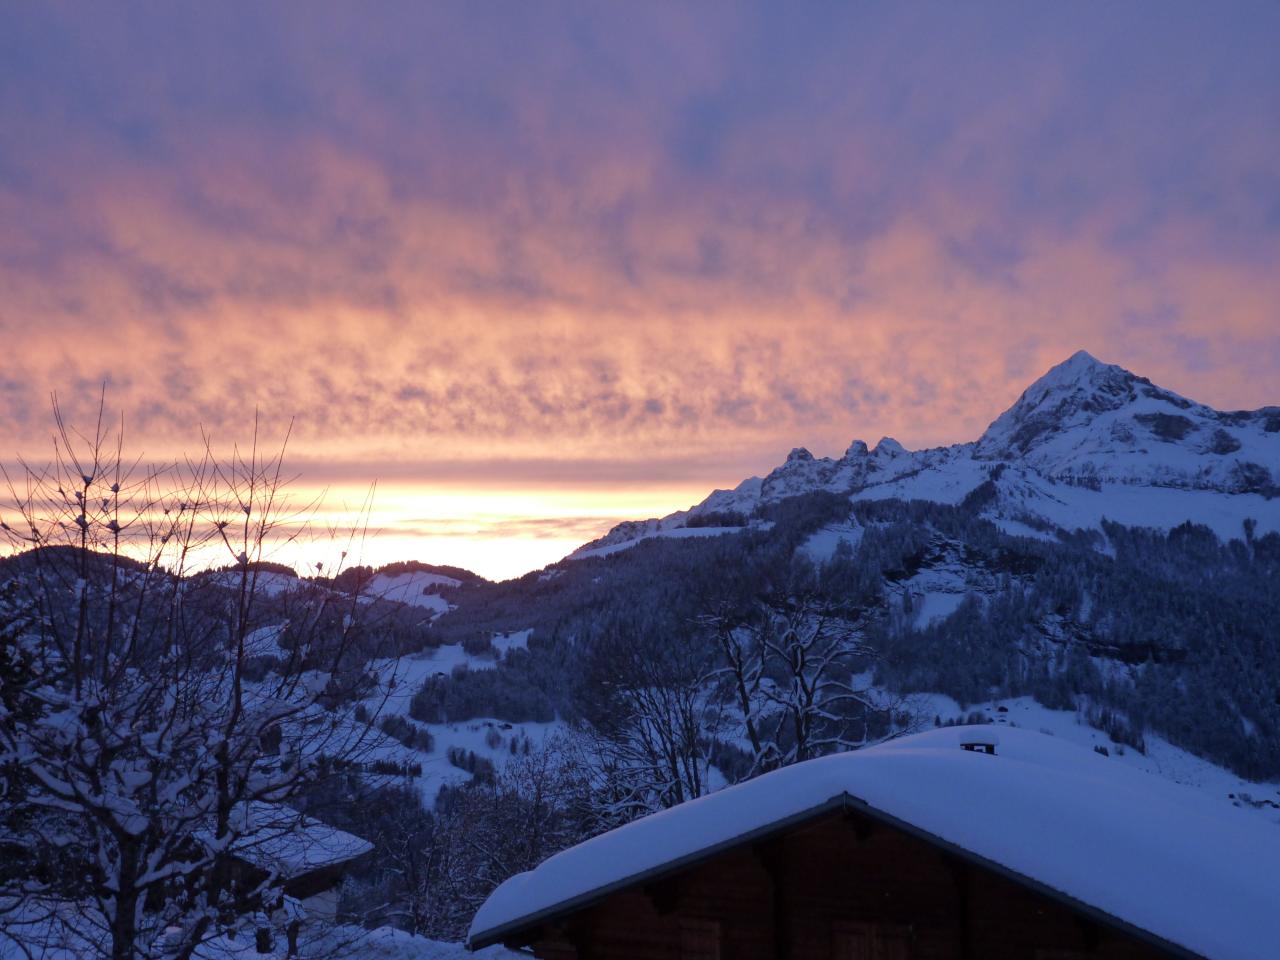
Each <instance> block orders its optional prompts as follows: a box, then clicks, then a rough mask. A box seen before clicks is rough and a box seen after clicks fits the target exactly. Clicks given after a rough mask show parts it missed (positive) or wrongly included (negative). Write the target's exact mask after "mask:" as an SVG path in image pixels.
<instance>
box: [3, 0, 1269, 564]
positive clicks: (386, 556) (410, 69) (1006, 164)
mask: <svg viewBox="0 0 1280 960" xmlns="http://www.w3.org/2000/svg"><path fill="white" fill-rule="evenodd" d="M976 13H977V11H976V10H975V9H971V8H970V7H969V6H968V5H954V4H921V5H905V6H904V5H889V4H886V5H878V4H868V5H863V4H858V5H844V4H833V5H826V4H813V5H807V6H805V7H803V8H792V9H786V8H783V7H777V6H772V5H754V4H752V5H740V6H717V5H687V6H677V5H669V6H668V5H656V6H652V7H647V8H644V9H639V8H636V7H633V6H624V5H616V6H609V5H564V6H561V5H551V4H547V5H544V4H537V5H517V4H499V5H493V6H488V7H483V8H477V7H475V5H472V4H461V3H458V4H453V3H433V4H409V3H406V4H395V3H392V4H386V5H379V6H378V7H376V8H371V9H362V8H356V7H343V6H339V5H332V4H323V5H310V4H308V5H305V6H304V5H301V4H291V3H281V4H271V5H260V4H249V3H228V4H217V5H202V6H194V5H142V4H125V5H123V6H114V5H113V6H112V7H96V6H91V5H82V6H77V7H64V6H60V5H9V6H8V7H7V8H6V10H5V13H4V22H5V28H4V29H3V30H0V337H2V342H3V344H4V356H5V358H6V361H7V362H6V363H5V364H4V365H3V367H0V462H4V463H5V464H13V463H14V462H15V460H16V458H17V457H18V456H20V455H21V456H26V457H30V458H33V459H36V460H39V458H40V457H41V456H42V455H43V452H44V451H46V450H47V447H48V443H47V438H48V435H49V433H50V430H51V423H50V416H49V400H48V398H49V395H50V393H51V392H52V391H57V393H58V394H59V397H60V398H61V400H62V402H63V403H64V404H65V406H66V408H67V410H68V413H69V415H70V416H71V417H72V419H73V420H77V421H80V422H83V421H84V419H85V418H87V417H90V416H92V415H93V413H94V410H95V409H96V404H97V402H98V397H99V390H100V388H101V386H102V385H104V384H105V386H106V397H107V400H106V402H107V407H108V409H110V410H112V411H118V412H119V413H122V414H123V416H124V418H125V425H126V434H127V436H128V438H129V441H130V443H131V444H132V445H133V446H134V447H135V448H136V452H137V453H138V454H145V455H146V456H148V457H159V458H163V457H172V456H177V455H180V454H181V453H182V452H183V451H187V452H191V451H192V449H193V447H194V446H196V445H198V444H199V443H200V435H201V433H200V432H201V429H204V430H206V431H208V432H209V434H210V436H211V437H212V438H213V440H214V442H215V443H218V444H223V443H227V444H229V443H233V442H239V443H244V442H245V440H246V437H247V435H248V434H249V433H250V431H251V430H252V423H253V419H254V416H255V411H258V412H260V414H261V416H262V417H263V424H264V433H265V434H266V435H269V436H273V437H280V436H283V434H284V432H285V429H286V427H287V425H288V423H289V422H290V420H291V419H292V420H293V436H292V439H291V441H290V447H289V450H290V457H289V465H290V467H291V469H292V471H293V472H294V473H296V474H297V475H298V478H299V479H298V481H297V495H298V497H299V498H300V499H302V500H310V499H313V498H315V497H316V496H318V495H319V493H320V492H321V491H324V495H323V498H322V501H321V503H320V505H319V508H318V514H317V517H316V523H317V526H321V525H333V526H338V527H344V526H350V525H351V523H352V522H353V518H354V517H356V516H357V515H358V509H356V508H358V506H359V504H360V503H361V502H363V497H364V495H365V492H367V491H368V489H369V487H370V485H371V484H373V483H375V482H376V483H377V494H376V497H375V499H374V503H373V510H372V514H371V515H370V517H369V526H370V529H371V530H372V531H377V532H378V536H377V537H376V538H374V539H372V540H370V541H369V543H368V544H367V547H366V553H365V562H372V563H385V562H387V561H390V560H396V559H418V560H422V561H424V562H431V563H441V564H454V565H458V566H463V567H467V568H470V569H474V570H476V571H477V572H479V573H481V574H483V575H485V576H489V577H493V578H503V577H509V576H514V575H518V574H520V573H522V572H525V571H528V570H532V569H537V568H539V567H541V566H543V565H545V564H546V563H548V562H551V561H553V560H555V559H558V558H559V557H562V556H564V555H565V554H567V553H568V552H570V551H571V550H572V549H574V548H575V547H577V546H579V545H580V544H582V543H583V542H585V541H587V540H590V539H592V538H594V537H596V536H599V535H600V534H602V533H604V532H605V531H606V530H608V528H609V527H610V526H612V525H613V524H614V523H616V522H618V521H619V520H623V519H645V518H647V517H650V516H658V515H662V514H666V513H670V512H672V511H673V510H678V509H684V508H687V507H688V506H690V505H692V504H693V503H696V502H697V501H699V500H701V499H702V498H703V497H704V496H706V494H707V493H709V492H710V491H711V490H712V489H713V488H715V487H727V486H733V485H735V484H737V483H738V482H739V481H741V480H742V479H744V478H746V477H748V476H751V475H762V474H764V473H767V472H768V471H769V470H770V469H772V468H773V467H774V466H776V465H777V464H778V463H780V462H781V461H782V460H783V459H784V458H785V456H786V454H787V451H788V450H789V449H791V448H792V447H795V446H800V445H803V446H806V447H808V448H810V449H811V450H812V451H813V452H814V453H815V455H818V456H823V455H827V456H839V455H840V454H841V453H842V452H843V451H844V449H845V448H846V447H847V446H848V444H849V443H850V441H851V440H853V439H855V438H857V439H863V440H865V441H867V442H868V443H870V444H874V443H875V442H876V441H877V440H878V439H879V438H880V437H882V436H892V437H895V438H896V439H897V440H899V441H900V442H902V443H903V444H905V445H906V446H908V447H911V448H918V447H923V446H933V445H939V444H947V443H954V442H959V441H966V440H971V439H974V438H976V437H977V436H978V435H979V434H980V433H981V432H982V430H983V429H984V428H985V427H986V426H987V424H988V423H990V422H991V420H993V419H994V418H995V417H996V416H997V415H998V414H999V413H1000V412H1001V411H1002V410H1004V409H1005V408H1007V407H1008V406H1009V405H1010V404H1012V403H1013V402H1014V401H1015V400H1016V399H1017V397H1018V394H1019V392H1020V391H1021V390H1022V389H1023V388H1024V387H1025V386H1026V385H1027V384H1029V383H1030V382H1031V381H1032V380H1034V379H1035V378H1036V377H1038V376H1039V375H1040V374H1042V373H1043V372H1044V371H1045V370H1046V369H1048V368H1049V367H1050V366H1052V365H1053V364H1055V363H1058V362H1060V361H1061V360H1063V359H1065V358H1066V357H1068V356H1069V355H1071V354H1072V353H1074V352H1075V351H1076V350H1078V349H1082V348H1083V349H1087V350H1089V351H1090V352H1092V353H1093V354H1095V355H1096V356H1098V357H1099V358H1100V359H1102V360H1104V361H1107V362H1112V363H1118V364H1121V365H1123V366H1125V367H1127V368H1129V369H1131V370H1133V371H1135V372H1136V373H1139V374H1141V375H1143V376H1147V377H1150V378H1151V379H1152V380H1154V381H1155V382H1157V383H1159V384H1161V385H1163V386H1165V387H1168V388H1170V389H1173V390H1176V391H1178V392H1180V393H1182V394H1184V395H1186V396H1189V397H1193V398H1195V399H1197V400H1200V401H1204V402H1206V403H1210V404H1212V405H1214V406H1215V407H1218V408H1221V409H1234V408H1253V407H1258V406H1262V405H1264V404H1267V403H1275V402H1276V401H1277V400H1278V399H1280V390H1277V385H1278V384H1280V336H1278V335H1277V333H1278V331H1280V306H1278V305H1280V269H1277V265H1278V264H1280V123H1277V122H1276V118H1277V117H1280V58H1277V57H1276V56H1275V52H1274V45H1273V44H1274V38H1275V37H1276V36H1277V35H1278V30H1277V28H1278V27H1280V8H1277V7H1276V6H1274V5H1269V4H1263V3H1258V4H1250V3H1241V4H1234V5H1232V6H1231V7H1230V8H1216V7H1213V6H1211V5H1207V4H1194V3H1185V4H1184V3H1159V4H1155V3H1150V4H1144V3H1133V4H1126V5H1123V6H1120V7H1117V6H1113V5H1089V6H1085V5H1063V6H1058V7H1049V6H1030V5H1019V4H992V5H990V14H989V15H987V16H978V15H976ZM1175 65H1176V66H1175ZM285 559H287V560H288V562H295V558H293V557H289V558H285ZM302 559H303V558H302V557H301V556H299V557H297V558H296V560H297V562H301V561H302Z"/></svg>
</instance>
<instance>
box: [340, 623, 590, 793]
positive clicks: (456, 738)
mask: <svg viewBox="0 0 1280 960" xmlns="http://www.w3.org/2000/svg"><path fill="white" fill-rule="evenodd" d="M532 632H533V631H532V630H516V631H512V632H510V633H500V634H496V635H495V636H494V637H493V638H492V640H491V645H492V647H493V649H494V651H496V653H497V656H498V657H505V656H506V655H507V654H508V652H509V651H511V650H516V649H527V648H528V644H529V636H530V634H531V633H532ZM497 662H498V661H497V659H495V658H494V657H493V656H485V655H474V654H470V653H467V651H466V650H464V649H463V648H462V645H461V644H456V643H453V644H444V645H442V646H439V647H429V648H428V649H426V650H424V651H423V652H422V653H418V654H411V655H409V656H405V657H400V658H397V659H388V660H375V661H373V663H371V664H370V669H371V671H372V672H373V673H374V674H375V675H376V676H377V677H378V678H379V686H378V689H377V690H375V691H374V692H371V693H370V694H369V696H368V697H367V698H366V699H365V704H366V706H367V707H368V708H369V711H370V713H371V714H373V715H374V720H373V723H374V725H375V726H376V725H377V724H378V723H380V722H381V721H382V720H383V719H384V718H386V717H389V716H398V717H405V718H408V716H409V705H410V703H411V702H412V700H413V697H414V695H415V694H416V693H417V692H418V691H419V690H421V689H422V685H423V684H424V683H425V682H426V681H427V680H429V679H430V678H432V677H434V676H437V675H440V676H449V675H451V674H452V672H453V671H454V669H456V668H459V667H463V668H465V669H467V670H492V669H493V668H494V667H495V666H497ZM411 722H412V723H414V725H415V726H417V727H418V728H419V729H421V730H425V731H426V732H428V733H429V734H431V737H432V740H433V741H434V742H433V746H432V749H430V750H419V749H416V748H411V747H406V746H404V745H402V744H400V743H399V742H398V741H394V740H390V739H389V738H386V737H383V736H382V734H380V733H379V734H378V737H379V738H381V741H380V742H379V744H378V746H377V748H376V749H375V750H373V751H372V753H373V756H372V757H371V759H374V758H377V759H388V760H393V761H394V762H403V761H405V760H408V761H409V762H416V763H419V764H421V766H422V774H421V775H420V776H418V777H415V778H414V782H415V786H416V787H417V789H418V791H419V793H420V794H421V796H422V799H423V802H424V803H425V804H426V805H427V806H428V807H430V806H433V805H434V804H435V800H436V795H437V794H438V793H439V792H440V788H441V787H442V786H445V785H449V786H458V785H460V784H462V783H465V782H467V781H468V780H469V779H471V774H470V773H468V772H467V771H465V770H462V769H460V768H458V767H456V766H454V765H453V764H452V763H450V762H449V751H450V750H451V749H454V750H462V751H466V752H468V753H474V754H475V755H476V757H477V758H478V759H481V760H487V761H489V762H490V763H492V764H493V765H494V767H495V768H498V769H501V767H502V765H503V764H504V763H506V762H507V761H508V760H510V758H511V756H512V755H513V753H512V751H513V747H512V744H513V742H514V743H515V747H514V749H515V751H517V752H522V751H523V750H524V745H525V743H526V742H527V743H528V744H529V748H530V749H531V750H532V749H537V748H538V747H539V746H540V745H541V744H542V743H543V742H544V741H545V740H546V739H547V738H548V737H550V736H553V735H555V734H556V733H559V732H563V731H565V730H566V729H567V727H566V725H565V724H564V723H563V722H561V721H558V720H554V721H551V722H550V723H508V722H506V721H504V720H498V719H495V718H491V717H481V718H477V719H474V720H467V721H463V722H459V723H423V722H421V721H417V720H413V721H411Z"/></svg>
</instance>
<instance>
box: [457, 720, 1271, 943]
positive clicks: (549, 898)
mask: <svg viewBox="0 0 1280 960" xmlns="http://www.w3.org/2000/svg"><path fill="white" fill-rule="evenodd" d="M980 730H982V731H983V732H985V730H983V728H976V727H973V726H969V727H954V728H946V729H942V730H933V731H929V732H926V733H921V734H917V735H915V736H911V737H904V738H902V739H900V740H896V741H892V742H890V743H887V744H883V745H881V746H878V747H872V748H869V749H866V750H860V751H857V752H854V753H844V754H837V755H834V756H830V757H823V758H821V759H818V760H811V761H809V762H807V763H802V764H797V765H795V766H792V767H787V768H785V769H783V770H778V771H775V772H773V773H770V774H766V775H765V776H762V777H758V778H757V779H755V780H751V781H748V782H747V783H743V784H739V785H737V786H734V787H730V788H727V789H725V790H722V791H720V792H719V793H714V794H711V795H709V796H706V797H702V798H700V799H698V800H694V801H691V802H689V803H685V804H683V805H681V806H679V807H676V808H673V809H671V810H665V811H662V812H661V813H656V814H653V815H651V816H648V817H644V818H642V819H640V820H636V821H634V822H633V823H630V824H627V825H625V826H623V827H619V828H617V829H616V830H612V831H610V832H608V833H605V834H602V835H600V836H598V837H595V838H593V839H591V840H588V841H586V842H584V843H581V844H579V845H577V846H575V847H572V848H570V849H568V850H565V851H563V852H561V853H559V854H556V855H555V856H553V857H550V858H549V859H547V860H546V861H545V862H543V863H542V864H541V865H540V866H538V867H537V868H536V869H534V870H532V871H530V872H528V873H523V874H519V875H517V876H515V877H512V878H511V879H509V880H507V881H506V882H505V883H503V884H502V885H501V886H499V887H498V888H497V889H496V890H495V891H494V892H493V894H492V895H490V897H489V899H488V900H486V901H485V902H484V904H483V905H482V906H481V907H480V909H479V911H477V913H476V915H475V918H474V920H473V921H472V924H471V930H470V932H469V935H468V940H469V942H472V941H475V940H479V939H482V938H484V937H486V936H488V935H492V934H493V933H495V932H498V931H500V930H503V929H506V928H509V927H511V926H512V925H513V924H516V923H519V922H520V921H523V920H527V919H530V918H533V917H535V916H538V915H541V914H544V913H545V912H547V911H550V910H554V909H555V908H557V907H559V906H561V905H564V904H567V903H568V902H569V901H572V900H575V899H577V898H580V897H584V896H587V895H590V894H591V893H592V892H593V891H596V890H599V889H601V888H604V887H609V886H614V885H619V884H622V883H625V882H626V881H627V880H628V879H629V878H633V877H637V876H640V875H643V874H647V873H650V872H651V871H655V870H659V869H661V868H662V867H663V866H664V865H666V864H670V863H672V862H674V861H677V860H681V859H683V858H688V857H691V856H695V855H696V854H698V853H699V852H701V851H706V850H710V849H712V848H716V847H720V846H724V845H726V844H729V843H732V841H734V840H735V839H736V838H739V837H743V836H744V835H747V834H751V833H753V832H756V831H759V830H761V829H764V828H767V827H768V826H769V825H770V824H774V823H777V822H779V821H784V820H787V819H788V818H793V817H796V816H798V815H801V814H803V813H805V812H806V811H809V810H813V809H814V808H817V807H820V806H821V805H822V804H823V803H825V802H827V801H830V800H833V799H835V798H839V797H840V796H842V795H846V794H847V795H849V796H851V797H853V798H855V799H856V800H859V801H862V802H865V803H866V804H867V805H868V806H869V807H870V808H871V809H872V810H875V811H878V812H881V813H884V814H887V815H889V816H892V817H895V818H897V819H899V820H903V821H905V822H907V823H910V824H912V825H914V826H915V827H917V828H918V829H921V830H923V831H926V832H927V833H930V834H932V835H934V836H936V837H938V838H940V839H942V840H944V841H947V842H949V843H952V844H954V845H956V846H958V847H961V848H963V849H965V850H968V851H969V852H971V853H973V854H976V855H978V856H980V857H982V858H984V859H986V860H989V861H991V862H993V863H996V864H999V865H1001V866H1003V867H1005V868H1007V869H1009V870H1011V871H1013V872H1015V873H1018V874H1022V875H1024V876H1026V877H1028V878H1031V879H1033V880H1036V881H1039V882H1040V883H1042V884H1044V885H1045V886H1047V887H1050V888H1053V889H1055V890H1058V891H1060V892H1061V893H1063V894H1066V895H1067V896H1070V897H1072V898H1074V899H1076V900H1078V901H1080V902H1081V903H1084V904H1087V905H1089V906H1091V907H1094V908H1095V909H1098V910H1100V911H1102V912H1104V913H1106V914H1109V915H1111V916H1113V917H1115V918H1117V919H1119V920H1122V921H1125V922H1127V923H1129V924H1132V925H1133V926H1135V927H1139V928H1141V929H1143V930H1146V931H1148V932H1150V933H1153V934H1155V935H1156V936H1158V937H1161V938H1163V939H1165V940H1167V941H1170V942H1172V943H1176V944H1180V945H1181V946H1183V947H1185V948H1187V949H1189V950H1191V951H1193V952H1195V953H1199V954H1202V955H1204V956H1206V957H1212V958H1215V960H1257V958H1258V957H1259V949H1260V947H1259V945H1261V944H1267V943H1271V944H1275V943H1280V884H1277V883H1276V882H1275V870H1276V865H1277V864H1280V831H1276V829H1275V827H1274V826H1272V825H1270V824H1267V823H1263V822H1260V821H1256V820H1255V819H1254V818H1250V817H1244V816H1241V817H1238V818H1237V817H1234V816H1232V811H1231V810H1230V809H1220V808H1219V807H1218V806H1215V805H1214V804H1213V803H1212V802H1211V801H1210V800H1208V799H1207V798H1205V797H1202V796H1200V795H1197V794H1196V793H1195V792H1193V791H1191V790H1189V789H1187V788H1185V787H1182V786H1179V785H1177V784H1174V783H1171V782H1169V781H1165V780H1162V779H1160V778H1158V777H1154V776H1152V775H1149V774H1145V773H1141V772H1138V771H1135V770H1132V769H1129V768H1126V767H1124V766H1122V765H1120V764H1118V763H1116V762H1115V761H1114V760H1110V759H1109V758H1106V757H1102V756H1099V755H1098V754H1096V753H1093V752H1092V751H1089V750H1085V749H1083V748H1080V747H1077V746H1075V745H1073V744H1069V743H1065V742H1063V741H1060V740H1057V739H1056V738H1054V737H1052V736H1048V735H1044V734H1039V733H1033V732H1030V731H1027V730H1021V729H1017V728H1007V727H1002V728H1001V729H1000V744H999V747H998V755H997V756H995V757H991V756H987V755H985V754H981V753H972V752H968V751H965V750H962V749H961V748H960V744H961V742H962V741H963V742H969V741H971V740H974V739H979V738H977V737H975V734H976V733H978V732H979V731H980Z"/></svg>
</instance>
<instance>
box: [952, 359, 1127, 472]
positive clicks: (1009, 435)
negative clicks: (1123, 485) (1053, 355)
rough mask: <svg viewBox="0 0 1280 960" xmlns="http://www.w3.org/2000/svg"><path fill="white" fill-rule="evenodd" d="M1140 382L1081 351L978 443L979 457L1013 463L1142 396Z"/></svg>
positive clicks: (1030, 391) (1026, 393)
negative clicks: (1045, 441)
mask: <svg viewBox="0 0 1280 960" xmlns="http://www.w3.org/2000/svg"><path fill="white" fill-rule="evenodd" d="M1138 382H1139V381H1138V378H1137V377H1135V376H1134V375H1133V374H1131V373H1130V372H1129V371H1127V370H1125V369H1124V368H1123V367H1118V366H1115V365H1114V364H1108V363H1101V362H1100V361H1098V360H1097V359H1095V358H1094V357H1093V356H1092V355H1090V354H1088V353H1086V352H1085V351H1083V350H1081V351H1079V352H1078V353H1076V354H1073V355H1072V356H1071V357H1070V358H1068V359H1067V360H1065V361H1063V362H1062V363H1060V364H1058V365H1057V366H1056V367H1053V368H1052V369H1051V370H1049V372H1048V373H1046V374H1045V375H1044V376H1042V377H1041V378H1040V379H1039V380H1037V381H1036V382H1035V383H1033V384H1031V386H1029V387H1027V389H1026V390H1025V391H1023V394H1022V396H1021V397H1019V398H1018V401H1017V403H1015V404H1014V405H1013V406H1012V407H1010V408H1009V409H1008V410H1006V411H1005V412H1004V413H1002V414H1001V415H1000V416H999V417H998V418H997V419H996V420H995V422H994V423H992V424H991V426H989V427H988V428H987V431H986V433H984V434H983V435H982V437H981V439H980V440H979V441H978V446H977V450H976V454H975V455H976V456H979V457H983V458H989V459H1003V460H1009V459H1014V458H1016V457H1018V456H1021V455H1023V454H1025V453H1027V452H1028V451H1029V450H1031V449H1032V448H1034V447H1035V446H1037V445H1038V443H1041V442H1043V441H1044V440H1045V439H1046V438H1048V437H1052V436H1053V435H1055V434H1057V433H1060V432H1062V431H1063V430H1066V429H1069V428H1071V427H1076V426H1082V425H1084V424H1087V423H1089V422H1091V421H1092V420H1093V419H1094V418H1095V417H1096V416H1097V415H1098V414H1101V413H1105V412H1107V411H1110V410H1115V409H1117V408H1119V407H1121V406H1124V405H1125V404H1127V403H1130V402H1131V401H1133V400H1134V399H1136V398H1137V396H1138V390H1137V387H1138Z"/></svg>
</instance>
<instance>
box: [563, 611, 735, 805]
mask: <svg viewBox="0 0 1280 960" xmlns="http://www.w3.org/2000/svg"><path fill="white" fill-rule="evenodd" d="M713 669H714V665H713V662H712V659H711V656H710V651H709V650H707V649H706V648H705V647H704V646H703V645H702V644H699V643H696V642H690V639H689V638H687V637H679V636H671V635H668V634H665V633H663V632H659V631H655V630H652V629H646V628H645V627H644V626H638V627H633V626H624V625H616V626H613V627H610V628H607V629H606V630H604V631H603V632H602V633H601V635H600V636H598V637H597V638H595V640H594V641H593V643H592V647H591V650H590V653H589V655H588V658H587V663H586V665H585V669H584V674H585V676H584V678H583V687H584V689H589V690H590V691H591V693H590V696H589V697H588V698H587V699H586V702H585V703H584V707H585V714H586V715H585V717H584V721H585V732H586V735H587V740H588V742H589V743H590V745H591V747H590V751H589V753H590V756H589V759H590V761H591V765H592V767H593V769H594V771H595V781H596V798H597V802H598V803H599V804H600V805H601V807H602V815H604V816H605V817H606V818H607V819H609V820H611V821H613V822H625V821H626V820H629V819H631V818H633V817H636V816H639V815H642V814H645V813H649V812H651V811H654V810H661V809H665V808H667V807H672V806H675V805H676V804H678V803H683V802H684V801H686V800H692V799H693V798H695V797H700V796H702V795H703V794H704V793H706V792H708V790H709V789H710V772H711V759H710V757H711V745H712V740H713V738H714V737H715V736H716V734H717V733H718V727H719V718H720V713H719V710H718V709H717V705H716V703H715V697H714V690H713V687H714V684H713V683H712V671H713Z"/></svg>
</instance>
